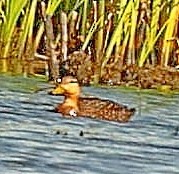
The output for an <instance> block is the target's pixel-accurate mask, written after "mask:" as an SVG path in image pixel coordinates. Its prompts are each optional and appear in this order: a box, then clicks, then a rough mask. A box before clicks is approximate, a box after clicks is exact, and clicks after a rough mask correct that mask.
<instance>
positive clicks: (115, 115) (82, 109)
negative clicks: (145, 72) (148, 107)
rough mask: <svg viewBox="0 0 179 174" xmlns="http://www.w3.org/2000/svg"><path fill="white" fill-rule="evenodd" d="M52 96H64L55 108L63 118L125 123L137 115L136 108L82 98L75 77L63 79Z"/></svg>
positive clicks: (108, 101) (94, 98)
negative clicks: (83, 118)
mask: <svg viewBox="0 0 179 174" xmlns="http://www.w3.org/2000/svg"><path fill="white" fill-rule="evenodd" d="M50 94H52V95H63V96H64V101H63V102H62V103H60V104H58V105H57V107H56V108H55V111H56V112H58V113H61V114H62V115H63V116H69V117H88V118H92V119H100V120H107V121H115V122H120V123H125V122H128V121H129V120H130V118H131V116H132V115H134V113H135V108H128V107H127V106H125V105H122V104H119V103H117V102H114V101H110V100H107V99H100V98H97V97H93V96H92V97H90V96H81V87H80V85H79V83H78V80H77V78H75V77H73V76H65V77H63V78H62V80H61V82H59V83H58V84H57V86H56V87H55V88H54V89H53V90H52V91H51V92H50Z"/></svg>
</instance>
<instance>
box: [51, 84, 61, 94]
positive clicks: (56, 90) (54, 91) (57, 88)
mask: <svg viewBox="0 0 179 174" xmlns="http://www.w3.org/2000/svg"><path fill="white" fill-rule="evenodd" d="M63 93H64V89H63V88H62V87H61V86H58V87H56V88H55V89H54V90H52V91H51V92H50V94H52V95H61V94H63Z"/></svg>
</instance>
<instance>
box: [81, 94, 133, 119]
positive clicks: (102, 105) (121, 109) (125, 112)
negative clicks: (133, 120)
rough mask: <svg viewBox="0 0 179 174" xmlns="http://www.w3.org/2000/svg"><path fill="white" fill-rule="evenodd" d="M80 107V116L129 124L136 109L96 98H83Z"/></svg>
mask: <svg viewBox="0 0 179 174" xmlns="http://www.w3.org/2000/svg"><path fill="white" fill-rule="evenodd" d="M78 105H79V116H84V117H91V118H97V119H104V120H110V121H118V122H127V121H128V120H129V119H130V117H131V116H132V115H133V114H134V112H135V109H134V108H133V109H129V108H127V107H126V106H124V105H121V104H119V103H116V102H113V101H109V100H104V99H102V100H101V99H99V98H95V97H81V98H80V99H79V103H78Z"/></svg>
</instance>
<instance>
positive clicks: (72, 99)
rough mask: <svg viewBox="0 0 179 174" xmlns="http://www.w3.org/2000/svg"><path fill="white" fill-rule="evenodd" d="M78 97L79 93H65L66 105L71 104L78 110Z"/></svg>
mask: <svg viewBox="0 0 179 174" xmlns="http://www.w3.org/2000/svg"><path fill="white" fill-rule="evenodd" d="M78 99H79V96H78V95H65V100H64V105H66V106H71V107H73V108H74V109H75V110H77V111H78V110H79V108H78Z"/></svg>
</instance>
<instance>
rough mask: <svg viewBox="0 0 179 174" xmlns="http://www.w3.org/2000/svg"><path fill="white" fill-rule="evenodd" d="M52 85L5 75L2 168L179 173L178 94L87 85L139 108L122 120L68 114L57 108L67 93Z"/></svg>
mask: <svg viewBox="0 0 179 174" xmlns="http://www.w3.org/2000/svg"><path fill="white" fill-rule="evenodd" d="M49 86H50V85H49V84H47V83H45V82H42V81H38V80H35V79H23V78H20V77H5V76H0V173H3V174H21V173H22V174H50V173H53V174H59V173H60V174H79V173H82V174H99V173H101V174H163V173H164V174H178V173H179V133H178V129H179V128H178V127H179V104H178V103H179V95H177V94H175V95H161V94H157V93H146V92H141V94H140V95H139V92H138V91H134V90H133V91H130V90H129V91H128V90H124V89H105V88H94V87H85V88H83V92H84V93H85V94H87V95H88V94H89V95H94V96H99V97H101V98H108V99H110V100H113V101H117V102H119V103H123V104H126V105H128V106H130V107H136V108H137V112H136V114H135V115H134V117H133V118H132V120H131V121H130V122H129V123H127V124H119V123H114V122H107V121H99V120H91V119H86V118H74V119H68V118H63V117H62V116H61V115H60V114H58V113H54V112H52V110H53V108H54V107H55V106H56V105H57V104H58V103H59V102H61V101H62V100H63V97H60V96H50V95H48V94H47V91H48V90H45V89H46V88H48V87H49ZM39 88H41V89H44V90H39V91H38V89H39ZM80 132H83V133H84V134H83V135H80Z"/></svg>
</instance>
